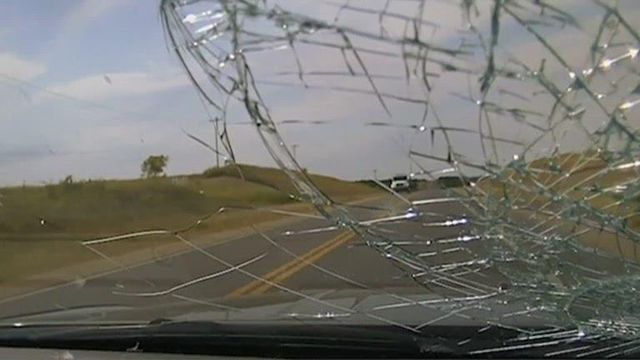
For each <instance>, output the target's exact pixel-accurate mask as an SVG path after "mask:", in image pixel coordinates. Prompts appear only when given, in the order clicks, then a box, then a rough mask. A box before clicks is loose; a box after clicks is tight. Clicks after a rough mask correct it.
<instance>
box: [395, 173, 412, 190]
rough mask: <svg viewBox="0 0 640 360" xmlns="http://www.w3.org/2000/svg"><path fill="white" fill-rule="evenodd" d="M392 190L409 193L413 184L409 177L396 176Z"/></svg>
mask: <svg viewBox="0 0 640 360" xmlns="http://www.w3.org/2000/svg"><path fill="white" fill-rule="evenodd" d="M391 190H393V191H397V192H400V191H409V190H411V182H410V181H409V177H408V176H407V175H396V176H394V177H393V179H391Z"/></svg>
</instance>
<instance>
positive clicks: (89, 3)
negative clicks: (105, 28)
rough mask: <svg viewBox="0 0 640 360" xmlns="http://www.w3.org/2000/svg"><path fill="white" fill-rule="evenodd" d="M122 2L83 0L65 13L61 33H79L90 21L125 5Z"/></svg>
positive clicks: (114, 0)
mask: <svg viewBox="0 0 640 360" xmlns="http://www.w3.org/2000/svg"><path fill="white" fill-rule="evenodd" d="M126 3H127V2H126V1H124V0H108V1H105V0H84V1H81V2H79V3H78V5H77V6H75V7H73V8H72V9H71V10H69V11H68V12H67V14H66V15H65V17H64V19H63V21H62V24H63V25H62V28H63V30H62V33H66V32H69V31H79V30H82V29H83V28H84V27H85V26H87V25H88V24H89V23H91V21H93V20H95V19H97V18H99V17H101V16H102V15H105V14H107V13H108V12H110V11H112V10H114V9H116V8H118V7H120V6H123V5H125V4H126Z"/></svg>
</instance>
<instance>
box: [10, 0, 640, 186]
mask: <svg viewBox="0 0 640 360" xmlns="http://www.w3.org/2000/svg"><path fill="white" fill-rule="evenodd" d="M367 1H368V2H367ZM351 3H352V4H353V5H354V6H370V7H371V8H376V6H378V7H380V6H383V5H384V3H385V1H382V0H366V1H363V0H360V1H352V2H351ZM374 3H375V4H374ZM481 3H482V2H481ZM363 4H365V5H363ZM394 4H397V6H396V8H395V9H394V8H393V7H392V9H391V10H393V11H399V12H400V11H408V12H409V13H411V11H413V10H412V9H411V6H414V5H415V4H414V2H411V1H397V2H394ZM432 4H433V5H431V6H432V7H431V8H430V12H429V13H428V16H427V18H429V19H430V20H434V21H436V22H439V23H440V24H441V25H442V29H441V30H439V31H438V33H437V34H435V35H433V36H432V37H431V38H430V39H431V40H433V41H434V42H436V43H439V44H450V43H452V41H454V40H455V41H457V40H458V39H459V32H458V30H460V29H462V28H464V26H465V24H464V23H463V22H462V18H461V16H460V11H459V8H458V5H456V4H452V3H451V2H446V1H434V2H433V3H432ZM484 4H485V5H483V6H484V7H483V6H481V9H480V10H481V13H482V15H481V16H480V17H479V18H478V19H477V25H478V26H479V27H480V28H482V29H483V30H488V29H489V28H488V15H489V14H488V12H487V11H486V10H487V9H488V8H487V6H486V4H490V2H484ZM564 4H568V7H569V8H571V9H572V10H573V11H574V12H575V13H576V14H578V15H579V16H580V17H581V20H584V22H585V24H593V21H596V20H597V19H598V18H599V16H600V15H598V13H597V12H596V11H594V7H588V6H582V4H584V2H582V1H571V2H568V3H564ZM633 4H634V3H633V2H626V6H627V8H628V9H631V10H633V14H629V16H630V18H631V19H632V20H633V19H634V18H633V17H632V16H634V17H635V18H637V16H636V15H637V13H638V12H637V11H636V10H638V7H637V6H634V5H633ZM158 5H159V4H158V0H56V1H48V0H38V1H36V0H33V1H23V0H5V1H2V2H0V106H1V107H2V109H3V111H2V113H0V184H20V183H22V182H23V181H24V182H27V183H42V182H47V181H58V180H59V179H61V178H63V177H64V176H66V175H69V174H71V175H73V176H75V177H77V178H130V177H136V176H139V173H140V172H139V165H140V163H141V162H142V160H143V159H144V158H146V157H147V156H148V155H151V154H157V153H164V154H167V155H169V157H170V162H169V167H168V172H169V173H170V174H180V173H190V172H200V171H202V170H203V169H205V168H206V167H208V166H211V165H212V164H213V163H214V159H213V155H212V154H210V153H209V152H207V151H206V150H205V149H204V148H202V147H200V146H199V145H198V144H196V143H195V142H193V141H192V140H189V139H188V138H187V137H186V136H185V135H184V132H183V131H188V132H190V133H193V134H196V135H198V136H200V137H201V138H205V139H208V140H210V139H211V138H212V135H211V134H212V133H211V128H210V125H209V123H208V121H207V120H208V119H207V114H206V113H205V111H204V109H203V107H202V106H201V104H200V102H199V101H198V98H197V96H196V93H195V90H194V88H193V87H192V86H191V85H190V84H189V82H188V80H187V78H186V76H185V73H184V71H183V69H182V68H181V66H180V65H179V64H178V62H177V60H176V57H175V55H174V54H173V53H172V52H171V51H169V50H168V49H167V46H166V44H165V39H164V36H163V29H162V26H161V24H160V17H159V8H158ZM290 5H291V6H292V7H293V8H294V9H295V10H296V11H301V12H305V11H306V12H308V13H309V15H310V16H314V17H319V18H323V19H326V20H327V21H329V20H331V19H333V18H334V17H335V14H336V12H337V10H338V9H337V7H336V6H334V5H331V4H330V2H329V3H327V2H320V1H316V0H298V1H293V2H290ZM576 5H578V6H576ZM373 16H375V15H373ZM376 18H377V16H376ZM341 20H344V21H345V22H346V23H347V24H349V26H352V27H354V28H359V29H363V28H366V29H368V30H369V31H374V32H375V31H378V24H377V20H376V21H375V22H372V21H371V18H366V17H362V16H361V17H358V16H356V15H354V14H353V13H349V12H348V11H346V12H343V14H342V18H341ZM387 28H388V30H389V31H392V32H393V31H397V32H401V31H402V26H400V25H399V24H394V23H393V22H390V23H389V24H388V26H387ZM516 30H517V27H516V26H513V25H509V24H506V27H504V28H503V31H505V33H504V34H503V36H502V39H501V40H502V42H501V44H503V46H505V49H506V51H508V52H512V53H516V54H517V55H518V56H519V58H521V59H524V60H525V61H527V62H530V64H531V65H534V64H539V62H540V60H541V59H542V57H544V56H548V55H544V54H543V52H541V50H540V49H539V47H538V48H536V46H535V43H534V42H533V41H532V39H531V37H530V36H527V35H526V34H524V33H523V32H518V31H516ZM556 30H557V31H555V32H554V33H550V34H549V40H550V41H556V43H557V44H558V45H559V46H561V47H562V46H563V50H565V55H566V56H567V57H568V58H569V59H571V60H572V61H574V64H575V66H576V69H579V68H581V67H584V66H586V65H588V64H587V63H586V62H585V56H584V55H585V54H584V51H581V50H584V49H585V48H587V47H588V45H590V44H589V43H588V40H590V37H589V36H586V35H585V34H587V33H589V32H593V31H595V29H593V28H589V27H588V26H587V27H586V28H583V29H580V30H579V31H577V30H576V31H569V30H566V29H556ZM568 45H570V46H568ZM573 48H575V49H576V50H575V51H573V50H572V49H573ZM299 52H300V56H301V57H302V58H303V62H304V65H305V69H306V70H319V69H325V70H331V69H340V70H341V71H344V63H343V62H342V60H341V58H340V57H339V56H337V54H336V53H328V52H326V51H324V50H318V49H314V48H307V49H305V48H304V47H301V48H300V49H299ZM502 54H503V55H504V54H506V52H504V53H502ZM260 56H262V58H256V62H255V64H254V65H255V67H256V72H260V71H263V73H264V74H266V75H269V71H272V72H275V71H276V70H277V69H280V70H282V69H288V70H292V69H293V70H295V63H294V62H293V59H294V58H293V56H292V54H291V52H289V51H286V50H285V51H283V52H276V53H274V54H264V55H260ZM366 60H367V61H368V62H370V64H371V67H372V69H373V71H380V72H385V73H386V74H389V75H397V76H402V75H403V72H404V68H403V66H402V64H401V62H398V60H399V59H396V62H395V63H394V62H387V61H386V60H384V61H382V60H379V59H373V58H371V59H369V58H368V59H366ZM471 65H473V64H471ZM548 66H549V68H551V71H553V64H550V65H548ZM557 74H558V76H559V77H561V76H565V77H566V74H565V73H563V72H557ZM291 78H292V77H290V78H288V79H289V80H290V79H291ZM293 78H294V80H295V77H293ZM356 80H357V79H351V80H348V81H347V82H346V84H350V85H354V86H365V87H366V86H368V85H367V84H364V85H363V84H361V83H359V82H358V81H356ZM322 81H325V82H326V81H331V80H322V79H319V83H322ZM435 81H436V84H437V85H438V87H437V89H438V92H434V93H432V94H431V96H432V98H431V99H432V101H433V102H434V103H436V104H437V105H438V112H439V115H440V116H441V117H442V118H444V119H446V122H447V124H448V125H451V126H459V127H476V126H477V124H475V123H473V121H472V120H473V119H474V118H475V116H476V114H475V111H476V109H474V108H473V107H472V106H470V105H469V104H468V103H463V102H460V101H459V100H458V102H456V100H455V98H454V97H452V96H451V94H452V93H453V92H460V93H464V92H465V91H466V90H467V89H468V79H467V78H465V77H462V76H459V75H456V74H447V75H446V76H444V75H443V76H442V78H441V79H439V80H435ZM567 81H568V78H567ZM438 82H439V83H438ZM382 85H383V84H382V83H381V86H382ZM384 85H387V86H388V90H389V91H391V92H393V93H396V94H400V93H407V94H411V95H413V96H425V93H424V91H423V90H421V89H420V88H419V86H414V84H413V83H412V82H408V83H401V84H399V85H398V84H393V83H388V84H386V83H385V84H384ZM263 89H264V96H265V97H266V98H268V99H269V102H270V105H271V110H272V112H273V115H274V116H275V117H276V119H278V120H282V119H286V118H300V117H305V118H306V119H310V120H314V119H316V120H317V119H331V120H333V121H334V122H333V123H332V124H331V125H322V126H308V125H291V126H283V127H281V132H282V134H283V136H284V138H285V140H287V142H288V143H289V144H294V143H296V144H300V146H299V148H298V151H297V153H298V158H299V161H300V162H301V164H302V166H305V167H307V168H309V169H310V170H311V171H315V172H320V173H325V174H330V175H334V176H339V177H343V178H349V179H358V178H364V177H369V176H371V175H372V173H373V170H374V169H377V170H378V173H379V174H381V175H382V176H389V175H393V174H394V173H397V172H406V171H409V169H410V167H409V160H408V157H407V152H408V150H409V148H410V147H411V148H414V149H417V150H420V149H421V150H424V151H436V152H437V151H440V152H442V150H443V149H444V147H443V141H439V142H438V143H436V144H435V145H432V144H430V143H429V136H428V132H427V133H422V134H417V133H416V132H415V131H413V130H408V129H406V128H404V129H403V128H401V126H404V125H412V124H417V123H418V122H419V120H420V116H421V111H420V110H419V109H417V108H415V107H412V106H408V105H406V104H399V103H392V102H390V106H392V116H388V115H386V114H384V111H383V110H382V108H381V107H380V106H379V104H378V103H377V101H376V100H375V99H373V100H372V99H371V98H367V97H364V96H354V95H347V94H344V93H338V92H331V91H313V90H309V89H304V88H302V89H301V88H282V87H277V86H269V85H264V86H263ZM536 101H538V100H536ZM532 102H533V100H532ZM535 105H536V106H543V107H544V106H545V105H544V103H543V102H542V103H537V104H535ZM232 115H233V116H232V118H231V119H230V123H231V124H230V125H231V126H230V129H231V136H232V139H231V140H232V141H233V144H234V149H235V151H236V154H237V155H238V160H239V161H240V162H245V163H254V164H262V165H268V166H272V165H273V161H272V160H271V159H270V158H269V156H268V154H267V152H266V151H265V149H264V148H263V146H262V144H261V143H260V141H259V138H258V137H257V135H256V132H255V130H254V129H252V128H250V127H248V126H240V125H238V126H235V125H234V124H233V123H242V122H246V120H247V119H246V117H245V115H243V112H242V108H235V109H233V108H232ZM371 121H384V122H389V123H393V124H396V125H400V127H398V128H375V127H367V126H363V124H364V123H366V122H371ZM430 121H432V120H430ZM499 130H502V131H504V132H505V133H504V134H505V136H510V137H512V138H518V137H522V136H525V137H526V132H525V131H523V129H515V128H514V129H512V130H510V129H509V128H508V127H502V129H499ZM454 138H456V136H454ZM577 139H578V140H567V141H566V142H564V143H563V144H569V145H571V144H577V143H579V141H581V140H580V139H579V138H577ZM457 140H458V148H457V149H458V150H460V151H461V152H465V151H466V152H467V153H468V154H470V155H471V156H473V155H477V154H478V153H479V148H478V143H477V139H470V138H468V137H467V138H465V137H459V138H457ZM506 151H507V155H508V156H511V154H512V153H513V152H512V150H511V149H507V150H506ZM508 156H507V157H508ZM433 166H434V168H437V166H436V165H433ZM414 169H415V168H414Z"/></svg>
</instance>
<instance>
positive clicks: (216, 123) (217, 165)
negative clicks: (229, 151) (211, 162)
mask: <svg viewBox="0 0 640 360" xmlns="http://www.w3.org/2000/svg"><path fill="white" fill-rule="evenodd" d="M219 120H220V118H218V117H217V116H216V118H215V119H213V120H209V122H210V123H212V124H213V132H214V134H213V137H214V139H215V142H214V147H215V150H216V151H215V152H216V167H217V168H219V167H220V156H219V154H220V151H219V150H218V121H219Z"/></svg>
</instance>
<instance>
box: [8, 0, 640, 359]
mask: <svg viewBox="0 0 640 360" xmlns="http://www.w3.org/2000/svg"><path fill="white" fill-rule="evenodd" d="M141 4H143V5H140V4H138V5H137V7H138V8H137V9H136V11H148V13H144V14H146V15H145V16H146V17H143V16H141V15H138V14H137V13H136V12H135V11H134V12H131V11H128V13H129V14H130V15H131V14H132V15H131V16H128V17H122V18H118V17H113V18H112V19H111V21H112V22H111V23H107V25H105V28H106V29H116V28H117V27H118V25H119V24H118V21H120V22H122V24H123V25H122V26H123V29H124V30H123V32H124V31H125V30H126V29H128V27H127V25H126V21H131V22H132V23H135V24H137V26H138V27H137V28H136V29H139V30H140V33H136V32H132V33H131V34H128V35H127V34H120V35H119V37H117V38H116V37H114V38H113V39H110V38H108V37H107V38H106V39H108V40H109V41H113V42H114V44H115V45H110V44H104V43H102V42H99V41H96V42H95V43H93V44H91V46H92V47H94V46H98V45H105V47H107V48H108V49H105V50H103V51H104V52H110V53H116V54H117V52H118V51H122V52H127V53H128V54H129V53H131V54H137V55H135V56H140V57H141V58H142V59H143V60H144V61H148V62H149V63H150V64H151V65H149V64H147V69H148V72H147V73H145V72H131V71H129V72H127V71H120V70H117V69H120V68H123V67H126V64H127V63H126V62H127V61H132V62H133V61H134V60H127V59H129V55H127V56H125V55H117V56H113V57H112V58H111V59H110V60H111V61H113V62H114V64H116V65H109V64H106V65H105V64H102V63H100V62H99V64H98V65H96V67H97V69H98V70H97V74H98V75H94V76H87V77H84V78H81V79H78V80H74V81H68V82H63V81H60V80H59V79H57V78H56V76H55V74H54V75H47V74H44V73H45V71H46V70H45V69H44V68H45V67H46V66H51V67H55V66H56V65H55V62H56V61H58V62H59V61H61V59H65V57H64V56H62V55H60V54H59V53H57V52H56V51H54V50H49V51H51V52H52V55H51V56H50V59H48V60H47V59H45V60H42V62H43V63H44V64H46V66H45V65H39V64H38V63H37V62H36V61H35V60H34V61H31V60H29V61H27V60H25V59H26V58H19V57H17V56H15V55H14V54H13V53H12V52H11V51H7V52H5V53H2V52H0V91H1V93H2V94H3V95H2V98H3V99H4V101H5V105H4V107H5V108H6V109H7V111H6V113H5V114H4V115H0V116H1V117H0V119H2V122H0V127H1V128H4V130H2V131H0V132H1V134H0V176H2V177H4V178H5V180H4V181H3V182H2V184H1V185H2V187H1V188H0V246H1V248H0V259H2V260H3V261H2V262H1V264H2V265H0V266H2V268H1V269H2V274H0V289H2V290H0V318H1V319H2V323H3V324H8V325H9V326H20V327H22V326H25V325H36V324H51V323H54V324H74V323H83V324H87V323H89V324H92V323H94V324H121V323H123V322H124V323H132V324H133V323H136V324H137V323H138V322H153V321H156V320H157V319H163V321H168V322H180V321H213V322H219V323H233V324H249V323H251V324H255V323H259V324H265V325H274V326H275V325H278V324H297V325H308V326H312V325H313V326H385V327H389V328H392V329H395V331H397V332H398V333H401V334H407V335H410V336H412V337H413V338H414V339H416V340H415V341H416V342H417V344H418V345H419V347H420V349H421V351H423V352H424V354H427V353H428V352H429V351H437V352H442V353H445V354H450V355H451V354H455V355H458V356H466V355H469V356H471V355H474V356H507V357H509V356H546V357H587V358H589V357H624V356H628V357H629V356H630V357H633V356H638V354H640V340H639V336H640V318H639V316H640V297H639V296H638V294H639V293H638V287H639V286H640V267H639V265H640V264H639V263H638V261H639V257H640V253H639V252H640V249H638V246H639V244H638V242H639V241H640V232H639V231H640V217H639V213H638V211H639V209H640V202H639V200H640V197H639V194H640V187H639V185H638V179H639V171H640V146H639V144H640V142H639V141H638V136H640V133H639V130H640V129H639V128H640V120H639V118H638V108H637V107H636V105H637V104H639V103H640V85H639V80H640V77H639V76H638V74H639V73H638V71H639V66H638V52H639V51H640V48H639V46H640V35H639V32H638V26H637V24H638V21H640V6H639V5H640V4H639V3H637V2H635V1H631V0H628V1H622V0H620V1H599V0H596V1H543V0H531V1H526V0H522V1H515V0H494V1H488V0H487V1H480V0H477V1H474V0H461V1H453V0H452V1H444V0H366V1H364V0H340V1H311V0H304V1H301V0H289V1H287V0H265V1H261V0H235V1H232V0H228V1H225V0H215V1H205V0H200V1H198V0H161V1H159V2H153V1H146V2H141ZM130 5H131V4H128V5H127V4H126V3H125V5H119V6H123V7H124V8H123V9H120V10H121V11H124V10H125V9H126V6H130ZM16 7H18V6H16ZM1 8H2V5H0V9H1ZM96 8H97V9H101V7H100V6H98V7H96ZM22 10H23V11H24V9H22ZM93 10H94V11H95V13H92V15H91V16H90V18H91V19H96V22H97V21H98V20H97V19H99V17H98V15H97V14H98V13H99V12H101V11H104V10H100V11H98V10H95V9H93ZM14 11H16V12H18V10H15V9H14ZM74 14H75V13H74ZM133 15H135V16H133ZM49 16H51V17H55V16H56V13H51V14H50V15H49ZM144 19H146V20H144ZM149 19H151V20H149ZM144 21H148V22H149V24H150V25H149V24H147V26H146V27H144V29H143V26H142V25H141V24H143V22H144ZM76 22H78V23H81V21H80V20H75V22H73V26H81V25H77V24H76ZM22 26H23V27H24V24H23V25H22ZM60 26H61V27H62V25H60ZM69 26H71V25H69ZM82 26H87V25H86V24H83V25H82ZM92 26H98V25H96V24H92ZM18 28H19V29H18V30H19V31H14V32H15V33H19V32H20V31H24V32H26V33H28V31H26V30H24V29H21V28H20V27H18ZM143 30H144V31H143ZM64 31H66V32H63V31H61V34H63V35H64V36H68V37H71V36H72V35H71V33H70V31H71V30H68V29H66V30H64ZM114 31H115V30H114ZM14 32H10V33H8V35H7V34H6V33H3V32H2V31H1V29H0V38H3V37H7V36H17V35H14V34H13V33H14ZM151 34H152V35H151ZM24 36H27V35H24ZM74 36H76V35H74ZM114 36H115V35H114ZM128 37H130V39H127V38H128ZM73 39H74V38H73V37H71V40H69V42H71V43H74V40H73ZM145 39H146V40H148V42H145ZM52 43H54V44H58V45H60V44H63V42H61V41H60V40H55V42H52ZM149 44H151V45H149ZM76 45H78V44H76ZM34 46H36V45H34ZM60 46H62V45H60ZM66 46H69V47H70V48H73V47H72V46H71V45H66ZM88 46H89V45H86V44H84V45H82V47H81V46H80V45H78V49H84V51H85V52H86V51H88V50H87V48H88ZM147 47H154V49H156V50H154V51H157V52H158V54H160V55H157V58H153V56H155V55H153V54H155V52H154V53H153V54H147V55H145V54H144V52H143V51H142V50H140V49H146V48H147ZM27 48H28V46H27ZM45 49H47V48H46V47H45ZM157 49H160V51H158V50H157ZM25 51H27V50H25ZM95 51H98V52H99V51H100V50H95ZM65 56H67V58H68V59H69V61H71V60H72V58H73V56H74V54H73V52H71V53H66V55H65ZM120 56H122V59H121V60H120V61H119V59H120ZM135 56H134V57H135ZM82 59H85V60H86V59H91V56H90V54H89V55H87V54H85V55H83V56H80V60H78V61H82ZM157 59H163V60H162V61H159V60H157ZM138 60H139V59H138ZM47 61H50V62H51V63H50V64H49V63H47ZM87 61H88V60H87ZM96 61H97V60H96ZM154 61H159V63H156V62H154ZM123 64H124V65H123ZM38 66H40V67H42V69H41V68H39V67H38ZM58 67H60V66H59V65H58ZM69 67H72V66H71V65H70V64H66V65H65V66H63V67H62V68H64V69H65V71H67V70H66V69H67V68H69ZM38 72H41V73H43V74H44V75H41V74H39V73H38ZM69 73H70V74H73V73H74V72H73V71H69ZM67 75H68V74H67V73H65V75H64V76H61V78H68V77H67ZM69 76H70V75H69ZM58 83H61V84H58ZM56 84H58V85H56ZM52 122H53V123H54V124H52ZM205 169H206V170H205ZM0 181H2V179H1V178H0ZM452 328H464V329H470V330H468V331H463V332H460V333H458V334H452V333H451V332H447V329H452ZM434 334H437V335H434ZM137 349H138V347H137V345H136V350H137ZM141 351H144V348H142V349H141Z"/></svg>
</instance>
